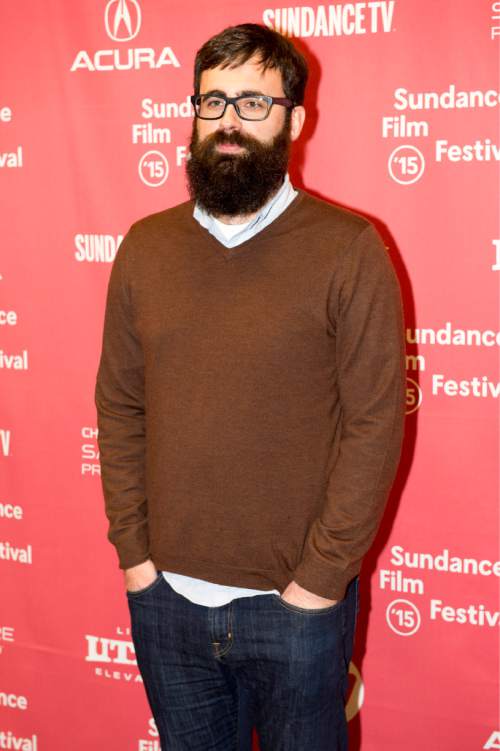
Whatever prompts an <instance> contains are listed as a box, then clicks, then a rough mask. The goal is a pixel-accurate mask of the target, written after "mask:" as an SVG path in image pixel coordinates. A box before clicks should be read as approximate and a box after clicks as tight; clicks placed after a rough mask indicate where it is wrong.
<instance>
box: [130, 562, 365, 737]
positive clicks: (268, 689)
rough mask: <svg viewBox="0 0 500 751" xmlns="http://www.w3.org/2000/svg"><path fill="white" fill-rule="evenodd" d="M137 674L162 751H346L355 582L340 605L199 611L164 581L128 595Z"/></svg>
mask: <svg viewBox="0 0 500 751" xmlns="http://www.w3.org/2000/svg"><path fill="white" fill-rule="evenodd" d="M127 600H128V604H129V608H130V616H131V633H132V640H133V643H134V646H135V651H136V657H137V664H138V667H139V670H140V673H141V675H142V678H143V681H144V687H145V690H146V694H147V698H148V701H149V705H150V707H151V711H152V713H153V717H154V719H155V722H156V725H157V727H158V731H159V734H160V741H161V748H162V751H212V750H213V751H251V748H252V728H253V727H254V726H255V728H256V731H257V735H258V737H259V744H260V750H261V751H346V750H347V723H346V718H345V711H344V705H345V700H346V694H347V687H348V669H349V662H350V660H351V655H352V648H353V642H354V632H355V628H356V620H357V612H358V608H359V593H358V577H355V578H354V579H353V580H352V581H351V583H350V584H349V586H348V588H347V592H346V595H345V597H344V599H343V600H340V602H338V603H336V604H334V605H330V606H328V607H326V608H319V609H308V608H300V607H298V606H296V605H291V604H289V603H287V602H285V601H284V600H283V599H282V598H281V597H280V596H279V595H276V594H267V595H256V596H255V597H239V598H236V599H235V600H233V601H232V602H229V603H227V605H222V606H220V607H206V606H204V605H197V604H195V603H193V602H191V601H190V600H188V599H187V598H186V597H184V596H183V595H180V594H178V593H177V592H176V591H175V590H174V589H173V588H172V587H171V586H170V584H169V583H168V582H167V581H166V580H165V577H164V576H163V575H162V573H161V572H160V571H158V572H157V578H156V579H155V581H154V582H153V583H152V584H150V585H149V586H148V587H145V588H144V589H141V590H139V591H138V592H127Z"/></svg>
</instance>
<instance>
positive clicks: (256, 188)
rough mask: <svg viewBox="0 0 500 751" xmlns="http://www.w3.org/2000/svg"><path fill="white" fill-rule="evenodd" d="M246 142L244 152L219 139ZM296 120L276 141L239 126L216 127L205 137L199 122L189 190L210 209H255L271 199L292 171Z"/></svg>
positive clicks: (222, 212)
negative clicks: (225, 147) (226, 147)
mask: <svg viewBox="0 0 500 751" xmlns="http://www.w3.org/2000/svg"><path fill="white" fill-rule="evenodd" d="M221 143H231V144H237V145H238V146H243V147H244V149H245V151H243V152H240V153H238V154H229V153H222V152H219V151H217V150H216V146H217V144H221ZM290 143H291V138H290V121H289V119H288V118H287V119H286V121H285V124H284V126H283V128H282V129H281V131H280V132H279V133H278V134H277V135H276V136H275V137H274V139H273V140H272V141H271V142H270V143H263V142H262V141H259V140H258V139H256V138H253V137H252V136H248V135H243V134H242V133H239V132H238V131H229V132H224V131H223V130H216V131H215V132H214V133H211V134H210V135H209V136H206V138H204V139H203V141H200V140H199V139H198V133H197V128H196V120H195V121H194V122H193V131H192V134H191V143H190V151H191V156H190V158H189V159H188V160H187V163H186V174H187V178H188V188H189V194H190V196H191V198H192V199H194V200H195V201H197V202H198V203H199V205H200V206H201V207H202V208H203V209H204V210H205V211H206V212H208V213H209V214H213V215H215V216H237V215H239V214H242V215H244V214H253V213H255V212H256V211H258V210H259V209H260V208H262V206H264V204H265V203H267V201H268V200H269V199H270V198H271V196H272V195H273V193H275V192H276V191H277V190H278V189H279V187H280V185H281V184H282V183H283V178H284V177H285V175H286V171H287V168H288V159H289V153H290Z"/></svg>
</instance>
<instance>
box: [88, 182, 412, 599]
mask: <svg viewBox="0 0 500 751" xmlns="http://www.w3.org/2000/svg"><path fill="white" fill-rule="evenodd" d="M192 214H193V202H192V201H186V202H185V203H182V204H180V205H178V206H176V207H174V208H171V209H167V210H165V211H161V212H158V213H155V214H152V215H150V216H147V217H145V218H143V219H140V220H139V221H137V222H135V223H134V224H133V225H132V226H131V228H130V229H129V231H128V232H127V234H126V236H125V237H124V239H123V241H122V243H121V245H120V247H119V249H118V252H117V255H116V258H115V261H114V263H113V267H112V271H111V276H110V281H109V288H108V296H107V303H106V315H105V322H104V335H103V346H102V354H101V360H100V364H99V370H98V374H97V383H96V390H95V399H96V406H97V413H98V428H99V439H98V440H99V447H100V456H101V471H102V482H103V489H104V496H105V510H106V514H107V517H108V519H109V533H108V537H109V540H110V541H111V542H112V543H113V544H114V545H115V546H116V550H117V553H118V557H119V566H120V567H121V568H123V569H126V568H130V567H132V566H135V565H137V564H139V563H142V562H143V561H145V560H147V559H148V558H151V559H152V560H153V562H154V564H155V565H156V568H157V569H158V570H168V571H174V572H178V573H180V574H185V575H186V576H192V577H196V578H200V579H205V580H208V581H213V582H216V583H219V584H229V585H233V586H241V587H251V588H255V589H272V588H277V589H278V590H280V591H283V590H284V589H285V587H286V585H287V584H288V583H289V582H290V581H292V580H295V581H296V582H298V584H300V585H301V586H302V587H304V588H305V589H307V590H309V591H310V592H313V593H315V594H317V595H320V596H322V597H326V598H329V599H341V598H343V597H344V594H345V589H346V586H347V584H348V583H349V581H350V580H351V579H352V578H353V577H354V576H355V575H356V574H358V573H359V571H360V568H361V562H362V558H363V556H364V555H365V553H366V552H367V550H368V549H369V547H370V545H371V543H372V541H373V538H374V536H375V534H376V531H377V528H378V525H379V522H380V519H381V516H382V513H383V510H384V506H385V503H386V500H387V495H388V492H389V489H390V487H391V485H392V482H393V480H394V476H395V472H396V469H397V465H398V461H399V456H400V450H401V442H402V436H403V423H404V383H405V370H404V334H403V330H404V329H403V312H402V304H401V294H400V289H399V284H398V281H397V278H396V275H395V272H394V270H393V267H392V265H391V262H390V260H389V257H388V254H387V251H386V249H385V247H384V244H383V242H382V241H381V239H380V237H379V235H378V234H377V232H376V230H375V229H374V227H373V225H372V224H371V223H370V222H368V221H367V220H366V219H365V218H363V217H361V216H359V215H357V214H355V213H353V212H350V211H347V210H345V209H341V208H339V207H335V206H332V205H330V204H328V203H326V202H324V201H321V200H319V199H316V198H314V197H313V196H311V195H310V194H309V193H307V192H305V191H302V190H300V191H299V195H298V196H297V197H296V198H295V199H294V201H292V203H291V204H290V206H288V208H287V209H286V210H285V211H284V212H283V213H282V214H280V216H279V217H278V218H277V219H275V221H274V222H272V223H271V224H270V225H268V226H267V227H266V228H265V229H263V230H262V231H261V232H259V233H258V234H256V235H255V236H253V237H251V238H250V239H249V240H247V241H245V242H243V243H242V244H240V245H238V246H236V247H235V248H226V247H224V246H223V245H222V244H221V243H219V242H218V241H217V240H215V238H213V237H212V236H211V235H210V234H209V233H208V232H207V231H206V230H205V229H204V228H203V227H201V226H200V225H199V223H198V222H197V221H196V220H195V219H194V218H193V216H192Z"/></svg>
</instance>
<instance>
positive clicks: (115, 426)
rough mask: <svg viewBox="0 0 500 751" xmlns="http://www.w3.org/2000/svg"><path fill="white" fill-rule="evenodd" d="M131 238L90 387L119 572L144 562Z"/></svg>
mask: <svg viewBox="0 0 500 751" xmlns="http://www.w3.org/2000/svg"><path fill="white" fill-rule="evenodd" d="M133 237H134V228H133V226H132V227H131V228H130V229H129V231H128V232H127V234H126V235H125V237H124V238H123V240H122V242H121V244H120V246H119V248H118V251H117V254H116V257H115V260H114V262H113V266H112V269H111V274H110V278H109V284H108V291H107V298H106V311H105V317H104V331H103V340H102V351H101V357H100V362H99V368H98V372H97V377H96V385H95V404H96V408H97V426H98V444H99V452H100V462H101V479H102V486H103V492H104V500H105V512H106V516H107V518H108V520H109V528H108V539H109V541H110V542H111V543H112V544H113V545H114V546H115V548H116V551H117V553H118V559H119V567H120V568H122V569H126V568H131V567H132V566H135V565H138V564H139V563H142V562H143V561H145V560H147V559H148V558H149V541H148V526H147V500H146V497H145V404H144V363H143V353H142V347H141V342H140V339H139V336H138V332H137V331H136V328H135V325H134V315H133V309H132V305H131V298H130V288H129V285H128V282H127V265H128V260H129V253H130V252H131V250H132V247H133Z"/></svg>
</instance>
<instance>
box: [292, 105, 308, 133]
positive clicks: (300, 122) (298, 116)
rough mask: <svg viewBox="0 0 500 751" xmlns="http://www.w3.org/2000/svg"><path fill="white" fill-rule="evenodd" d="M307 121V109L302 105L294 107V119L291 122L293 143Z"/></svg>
mask: <svg viewBox="0 0 500 751" xmlns="http://www.w3.org/2000/svg"><path fill="white" fill-rule="evenodd" d="M305 119H306V111H305V108H304V107H302V105H301V104H299V105H297V107H294V108H293V110H292V119H291V121H290V137H291V139H292V141H295V140H296V139H297V138H298V137H299V136H300V132H301V130H302V128H303V126H304V121H305Z"/></svg>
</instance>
